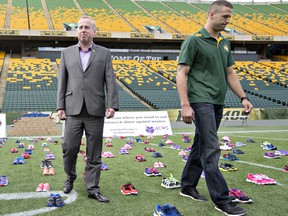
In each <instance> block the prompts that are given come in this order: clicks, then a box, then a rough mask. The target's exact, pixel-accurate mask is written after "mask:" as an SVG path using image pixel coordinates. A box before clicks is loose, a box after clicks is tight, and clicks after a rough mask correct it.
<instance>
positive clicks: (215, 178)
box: [181, 103, 230, 205]
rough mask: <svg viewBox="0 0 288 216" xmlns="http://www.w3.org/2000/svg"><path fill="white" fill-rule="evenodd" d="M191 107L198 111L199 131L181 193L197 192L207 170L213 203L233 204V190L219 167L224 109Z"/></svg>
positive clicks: (185, 170) (207, 181)
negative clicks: (229, 195) (201, 177)
mask: <svg viewBox="0 0 288 216" xmlns="http://www.w3.org/2000/svg"><path fill="white" fill-rule="evenodd" d="M191 107H192V108H193V110H194V112H195V121H194V123H195V126H196V130H195V137H194V141H193V145H192V148H191V153H190V155H189V158H188V160H187V163H186V165H185V167H184V170H183V173H182V178H181V190H184V191H185V190H189V189H191V188H193V189H195V188H196V187H197V184H198V181H199V179H200V176H201V172H202V170H204V172H205V180H206V184H207V187H208V190H209V193H210V197H211V199H212V201H213V202H214V203H215V204H216V205H221V204H222V205H223V204H226V203H228V202H230V200H229V198H228V191H229V189H228V187H227V184H226V181H225V179H224V177H223V176H222V174H221V172H220V170H219V168H218V162H219V157H220V153H221V150H220V147H219V144H218V136H217V131H218V128H219V125H220V122H221V118H222V115H223V106H222V105H213V104H209V103H193V104H191Z"/></svg>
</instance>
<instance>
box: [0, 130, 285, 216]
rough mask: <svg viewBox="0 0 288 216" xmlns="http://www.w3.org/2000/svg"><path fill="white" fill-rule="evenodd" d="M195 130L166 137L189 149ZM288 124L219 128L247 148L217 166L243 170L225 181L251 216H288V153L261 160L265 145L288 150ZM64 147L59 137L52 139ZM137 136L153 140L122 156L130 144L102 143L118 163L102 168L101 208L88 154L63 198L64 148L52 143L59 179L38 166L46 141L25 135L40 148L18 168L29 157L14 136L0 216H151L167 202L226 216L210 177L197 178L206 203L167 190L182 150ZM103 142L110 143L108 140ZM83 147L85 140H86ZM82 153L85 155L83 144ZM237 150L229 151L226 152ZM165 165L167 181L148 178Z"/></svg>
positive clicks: (0, 159) (2, 169) (1, 160)
mask: <svg viewBox="0 0 288 216" xmlns="http://www.w3.org/2000/svg"><path fill="white" fill-rule="evenodd" d="M193 131H194V128H190V129H189V128H173V135H170V136H169V137H168V139H170V140H172V141H173V142H174V143H176V144H178V145H180V146H181V147H182V148H185V147H187V146H191V143H184V142H183V141H182V140H181V138H182V135H183V134H184V133H185V134H186V133H187V134H189V136H190V138H192V139H193ZM287 132H288V126H271V125H266V126H248V127H238V126H232V127H229V126H227V127H221V128H220V130H219V133H218V135H219V139H221V138H222V137H223V136H225V135H226V136H229V137H230V139H231V140H232V143H235V142H244V143H246V146H245V147H240V149H241V150H242V151H244V154H243V155H237V157H238V158H239V159H240V160H239V161H225V160H223V159H222V158H220V161H219V163H223V162H226V163H230V164H232V165H234V166H235V167H236V168H237V169H238V170H237V171H234V172H222V173H223V175H224V176H225V178H226V180H227V184H228V186H229V188H232V187H236V188H238V189H240V190H242V191H243V192H244V193H245V194H246V195H247V196H249V197H251V198H252V199H253V203H252V204H240V205H241V207H243V208H246V209H247V211H248V215H253V216H254V215H256V216H257V215H261V216H266V215H267V216H271V215H276V216H278V215H279V216H282V215H287V212H288V206H287V191H288V190H287V189H288V173H285V172H283V167H284V166H285V165H286V164H288V156H282V157H281V158H279V159H268V158H265V157H263V156H264V154H265V152H267V150H263V149H262V148H261V147H260V144H261V142H264V141H267V142H270V143H272V144H273V145H274V146H277V148H278V149H283V150H287V151H288V133H287ZM52 138H53V139H54V140H57V141H59V143H61V139H60V138H56V137H52ZM136 138H141V139H142V140H144V139H147V137H133V139H134V142H135V145H134V147H133V149H132V150H129V154H127V155H120V154H119V150H120V148H121V147H123V146H124V145H125V144H126V143H127V142H128V139H127V138H124V139H119V138H113V139H112V144H113V147H106V146H104V149H103V150H104V151H110V152H112V153H113V154H114V155H115V158H103V161H104V162H106V163H107V165H108V167H109V170H107V171H102V173H101V180H100V187H101V192H102V193H103V195H105V196H107V197H108V198H109V199H110V203H108V204H103V203H98V202H96V201H94V200H91V199H88V198H87V194H86V191H85V186H84V182H83V179H82V176H83V173H84V166H85V162H84V161H83V156H80V155H79V157H78V163H77V173H78V178H77V179H76V181H75V182H74V190H73V191H72V193H71V194H69V195H68V196H67V195H63V194H62V189H63V183H64V181H65V174H64V171H63V162H62V152H61V145H60V144H54V143H48V148H49V150H50V152H52V153H53V154H54V155H55V159H54V160H51V161H52V164H53V167H54V169H55V174H54V175H51V176H43V175H42V169H41V168H40V164H41V161H42V160H44V158H45V155H46V153H47V152H45V151H44V147H42V143H44V142H46V137H45V140H39V142H38V143H33V142H30V141H29V140H28V139H26V138H23V139H22V141H21V142H23V143H24V144H25V147H28V145H30V144H34V146H35V150H33V154H32V155H31V158H30V159H26V160H25V164H21V165H20V164H18V165H13V161H14V160H15V158H16V157H18V156H20V155H21V153H23V152H24V149H23V148H20V149H18V150H19V152H18V153H11V152H10V149H11V148H15V147H17V146H18V144H17V143H16V140H17V139H16V138H9V139H8V141H7V142H5V143H4V145H3V146H2V148H0V176H3V175H5V176H7V177H8V181H9V184H8V185H7V186H2V187H0V215H25V216H26V215H36V214H41V215H69V216H72V215H75V216H79V215H97V216H110V215H111V216H112V215H113V216H114V215H115V216H124V215H125V216H146V215H147V216H148V215H153V211H154V208H155V206H156V204H161V205H164V204H166V203H168V204H170V205H172V206H176V208H177V209H178V210H179V211H180V212H181V213H182V214H183V215H185V216H192V215H200V216H202V215H203V216H214V215H215V216H217V215H224V214H222V213H220V212H218V211H216V210H215V209H214V205H213V203H212V201H211V199H210V197H209V194H208V190H207V187H206V184H205V179H203V178H201V179H200V181H199V186H198V191H199V192H200V193H201V194H203V195H205V196H206V197H208V199H209V201H208V202H197V201H194V200H192V199H190V198H185V197H182V196H180V195H179V192H180V189H179V188H178V189H166V188H164V187H161V180H162V178H164V177H168V176H169V175H170V174H172V175H173V176H174V177H175V178H176V179H178V180H180V177H181V173H182V170H183V167H184V165H185V162H183V161H182V157H181V156H179V155H178V152H179V151H180V150H174V149H172V148H171V147H170V146H169V145H166V146H165V147H159V146H158V144H159V143H160V142H163V141H162V140H161V138H162V136H156V137H153V139H149V142H150V143H149V144H144V143H137V142H136V141H135V139H136ZM247 139H253V140H254V141H255V143H253V144H252V143H247V142H246V141H247ZM104 141H105V139H104ZM83 142H85V140H84V139H83ZM145 147H153V148H154V149H155V150H156V151H158V152H160V153H161V154H162V155H163V157H162V158H153V157H152V155H153V153H151V152H145V151H144V148H145ZM81 150H83V151H86V149H85V145H82V146H81ZM224 153H231V151H227V152H226V151H225V152H224V151H222V154H221V156H223V154H224ZM137 154H143V155H144V157H145V158H146V161H145V162H136V161H135V160H134V157H135V156H136V155H137ZM159 161H161V162H163V163H164V164H165V165H166V168H159V171H160V172H161V173H162V176H155V177H147V176H146V175H144V170H145V168H146V167H152V166H153V165H154V162H159ZM248 173H252V174H256V173H262V174H265V175H267V176H269V177H270V178H273V179H275V180H276V181H277V185H256V184H253V183H250V182H246V176H247V174H248ZM126 182H131V183H132V184H133V185H134V186H135V187H136V189H137V190H138V191H139V194H138V195H128V196H127V195H126V196H125V195H123V194H122V193H121V192H120V190H121V186H122V185H123V184H125V183H126ZM39 183H49V184H50V186H51V191H50V192H35V190H36V187H37V185H38V184H39ZM50 193H61V194H62V195H63V198H64V199H65V205H64V206H63V207H59V208H57V207H46V203H47V200H48V197H49V195H50Z"/></svg>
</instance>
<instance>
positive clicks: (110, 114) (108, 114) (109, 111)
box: [105, 108, 115, 118]
mask: <svg viewBox="0 0 288 216" xmlns="http://www.w3.org/2000/svg"><path fill="white" fill-rule="evenodd" d="M114 114H115V110H114V109H113V108H108V109H106V113H105V116H106V118H113V117H114Z"/></svg>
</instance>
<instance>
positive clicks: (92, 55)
mask: <svg viewBox="0 0 288 216" xmlns="http://www.w3.org/2000/svg"><path fill="white" fill-rule="evenodd" d="M96 47H97V46H96V45H95V44H94V43H93V44H92V47H91V49H92V50H91V54H90V57H89V60H88V63H87V67H86V70H87V69H88V68H89V65H90V64H91V62H92V61H93V59H94V58H95V56H96Z"/></svg>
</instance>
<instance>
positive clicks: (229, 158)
mask: <svg viewBox="0 0 288 216" xmlns="http://www.w3.org/2000/svg"><path fill="white" fill-rule="evenodd" d="M223 159H224V160H230V161H234V160H239V158H237V157H236V156H235V155H233V154H223Z"/></svg>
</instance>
